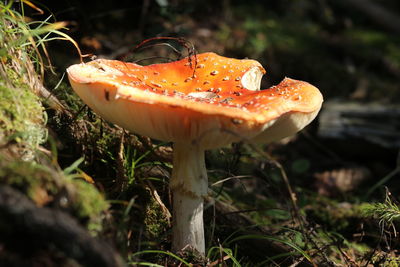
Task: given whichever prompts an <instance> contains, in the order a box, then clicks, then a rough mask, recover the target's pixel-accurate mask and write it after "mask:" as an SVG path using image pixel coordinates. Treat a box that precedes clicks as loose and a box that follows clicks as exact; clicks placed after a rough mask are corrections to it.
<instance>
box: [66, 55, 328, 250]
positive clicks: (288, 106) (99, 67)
mask: <svg viewBox="0 0 400 267" xmlns="http://www.w3.org/2000/svg"><path fill="white" fill-rule="evenodd" d="M193 63H195V64H193ZM67 72H68V76H69V80H70V82H71V85H72V87H73V88H74V90H75V92H76V93H77V94H78V95H79V96H80V97H81V98H82V99H83V101H84V102H85V103H86V104H87V105H88V106H89V107H90V108H92V109H93V110H94V111H95V112H96V113H97V114H99V115H100V116H102V117H103V118H105V119H106V120H108V121H110V122H113V123H116V124H118V125H120V126H122V127H124V128H125V129H128V130H130V131H132V132H135V133H138V134H141V135H146V136H149V137H151V138H154V139H158V140H162V141H172V142H173V143H174V144H173V148H174V156H173V171H172V178H171V181H170V189H171V192H172V194H173V230H172V250H173V251H179V250H182V249H184V248H187V247H191V248H193V249H196V250H197V251H198V252H200V253H202V254H204V253H205V242H204V229H203V199H204V197H205V196H207V195H208V180H207V171H206V167H205V161H204V151H205V150H207V149H214V148H219V147H222V146H225V145H228V144H230V143H232V142H237V141H240V140H242V139H250V140H255V141H261V142H270V141H273V140H277V139H280V138H283V137H286V136H289V135H292V134H294V133H296V132H297V131H299V130H301V129H302V128H303V127H305V126H306V125H307V124H309V123H310V122H311V121H312V120H313V119H314V118H315V116H316V115H317V113H318V111H319V110H320V108H321V104H322V95H321V93H320V92H319V90H318V89H317V88H316V87H314V86H312V85H311V84H309V83H307V82H303V81H298V80H293V79H289V78H285V79H284V80H283V81H282V82H281V83H280V84H278V85H277V86H273V87H271V88H269V89H267V90H262V91H260V89H259V88H260V83H261V77H262V75H263V74H264V73H265V70H264V69H263V67H262V66H261V64H260V63H258V62H257V61H255V60H247V59H245V60H239V59H232V58H226V57H222V56H219V55H216V54H214V53H204V54H198V55H197V56H193V57H186V58H184V59H181V60H179V61H175V62H170V63H164V64H154V65H148V66H141V65H137V64H134V63H126V62H121V61H116V60H105V59H98V60H94V61H91V62H89V63H81V64H77V65H73V66H71V67H69V68H68V70H67Z"/></svg>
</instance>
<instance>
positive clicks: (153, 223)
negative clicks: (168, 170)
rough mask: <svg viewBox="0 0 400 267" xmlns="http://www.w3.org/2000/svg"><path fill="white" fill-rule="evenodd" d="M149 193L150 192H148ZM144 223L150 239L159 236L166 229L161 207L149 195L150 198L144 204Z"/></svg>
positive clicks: (165, 220)
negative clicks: (145, 204)
mask: <svg viewBox="0 0 400 267" xmlns="http://www.w3.org/2000/svg"><path fill="white" fill-rule="evenodd" d="M149 194H150V192H149ZM144 224H145V225H146V230H147V233H148V235H149V237H150V238H151V239H153V238H154V239H157V238H160V237H161V236H162V235H163V234H164V233H165V231H166V229H168V220H167V218H166V216H165V214H164V212H163V210H162V209H161V206H160V204H159V203H157V201H155V200H154V198H153V197H151V195H150V200H149V203H148V205H147V206H146V211H145V217H144Z"/></svg>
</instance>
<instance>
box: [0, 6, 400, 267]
mask: <svg viewBox="0 0 400 267" xmlns="http://www.w3.org/2000/svg"><path fill="white" fill-rule="evenodd" d="M28 2H29V1H25V3H28ZM155 2H157V3H152V2H150V1H143V3H142V4H141V5H140V6H136V7H131V6H130V5H129V4H127V3H125V2H123V1H122V2H121V3H120V4H121V6H120V7H119V8H118V9H116V8H111V7H112V1H106V2H105V4H104V6H94V7H91V6H89V3H90V1H89V2H88V3H86V4H83V3H79V4H78V3H77V2H76V1H72V2H71V3H72V4H71V3H69V4H68V3H64V2H60V3H58V4H56V3H51V4H49V6H47V8H48V9H49V10H50V11H52V12H54V13H47V11H43V10H47V8H46V9H43V8H42V9H39V5H38V6H35V5H34V6H33V8H32V7H28V6H27V5H25V6H24V5H22V6H21V5H19V4H17V3H15V4H14V5H12V6H11V5H6V4H5V3H4V2H1V4H2V10H1V17H0V19H1V21H0V27H1V29H2V33H1V38H0V59H1V65H0V266H124V265H125V263H126V264H128V265H130V266H135V265H139V266H140V265H147V266H173V265H176V266H182V265H188V266H189V265H190V264H192V266H197V265H199V266H201V265H207V266H398V264H399V262H400V255H399V251H398V249H399V241H398V240H399V239H398V234H399V233H398V231H397V229H398V219H399V218H400V208H399V206H398V200H399V199H398V197H397V196H398V193H399V191H400V184H399V183H398V182H397V180H398V177H399V172H400V160H399V156H398V150H399V143H400V142H399V139H398V137H396V133H398V131H399V129H398V128H396V127H398V124H397V122H392V120H391V119H390V120H388V121H389V124H390V125H391V126H392V127H391V128H390V129H389V130H387V131H385V135H383V137H382V135H378V137H379V138H378V139H376V138H375V139H373V138H372V139H371V138H365V136H367V137H368V135H370V136H376V135H373V134H370V133H371V132H373V131H371V130H373V129H375V128H374V127H377V126H376V125H378V126H379V127H386V126H382V125H384V124H385V125H386V124H388V123H385V121H386V119H383V120H381V121H379V120H380V119H378V120H377V119H376V118H375V121H374V123H373V124H372V123H370V124H367V126H368V127H367V128H366V129H367V130H368V132H366V133H367V134H360V135H351V134H349V135H348V136H344V137H343V136H342V137H340V138H338V137H335V136H330V137H329V136H328V137H327V136H324V135H322V134H321V127H320V125H321V124H322V121H321V119H318V118H317V120H316V121H315V122H314V123H313V124H311V125H310V126H309V127H308V128H307V129H305V130H304V131H303V132H302V133H300V134H298V135H297V136H295V137H291V138H287V139H284V140H282V141H280V142H276V143H273V144H270V145H267V146H257V147H255V146H252V145H249V144H247V143H246V142H242V143H237V144H233V145H232V146H230V147H225V148H222V149H217V150H210V151H207V152H206V165H207V170H208V176H209V180H210V181H209V186H210V189H211V194H210V197H209V199H207V201H206V205H205V206H206V210H205V218H204V220H205V225H206V237H207V241H206V242H207V252H206V256H207V257H206V259H204V258H201V257H197V256H196V255H193V254H192V253H190V252H188V251H186V252H182V253H180V254H177V255H175V254H173V253H171V252H170V251H171V250H170V244H171V233H170V229H171V221H170V214H169V211H170V210H171V194H170V192H169V188H168V181H169V179H170V175H171V168H172V148H171V145H170V144H169V143H161V142H158V141H156V140H151V139H149V138H148V137H145V136H139V135H135V134H134V133H130V132H127V131H126V130H124V129H122V128H120V127H118V126H116V125H113V124H110V123H108V122H106V121H104V120H103V119H102V118H100V117H99V116H98V115H97V114H95V113H94V112H93V111H91V110H90V109H89V108H88V107H86V106H85V105H84V103H83V102H82V101H81V100H80V99H79V97H78V96H77V95H76V94H75V93H74V92H73V90H72V88H71V87H70V85H69V83H68V82H67V79H66V77H65V74H64V73H65V68H66V67H68V66H69V65H71V64H74V63H77V62H79V52H78V51H77V48H76V47H80V49H81V50H82V54H93V55H96V56H97V57H105V58H113V59H121V58H127V59H129V60H139V59H140V60H141V59H146V58H150V57H154V56H159V57H175V58H176V55H175V54H174V53H172V52H171V50H170V49H169V46H170V45H172V46H174V48H176V49H178V50H179V51H180V52H181V53H182V54H183V55H186V54H185V53H186V48H185V47H182V46H180V44H179V43H174V42H169V43H168V45H165V44H164V45H163V46H160V45H156V46H152V47H148V48H147V49H143V50H140V51H136V52H135V53H131V50H132V47H134V46H135V45H137V44H139V43H140V42H141V41H143V40H145V39H146V38H150V37H153V36H177V37H184V38H185V39H186V40H188V41H190V42H191V43H192V44H193V45H194V47H195V49H196V51H198V52H206V51H213V52H216V53H219V54H221V55H224V56H230V57H236V58H245V57H247V58H252V59H257V60H259V61H260V62H261V63H262V64H263V65H264V66H265V67H266V69H267V75H266V76H267V78H264V79H263V82H262V88H268V87H269V86H270V85H272V84H276V83H278V82H279V81H280V80H281V79H282V78H283V77H285V76H288V77H292V78H297V79H302V80H307V81H309V82H310V83H312V84H314V85H316V86H317V87H318V88H320V90H321V92H322V93H323V95H324V98H325V103H326V108H325V111H324V108H323V110H322V112H328V113H329V112H330V110H329V109H328V107H330V106H331V103H335V101H336V102H337V101H339V102H340V103H353V104H354V103H356V104H357V105H358V106H367V107H369V105H370V104H378V105H379V106H380V107H394V108H393V109H394V110H395V111H396V112H398V113H399V110H398V107H396V105H397V104H398V101H399V100H400V90H399V83H398V79H399V77H400V45H399V44H400V38H399V37H398V35H396V31H397V30H396V29H392V28H390V27H389V28H387V26H384V25H383V26H382V25H381V24H379V23H376V21H375V20H374V19H371V16H370V15H368V12H367V13H365V11H363V12H362V11H360V10H359V9H357V7H356V6H353V8H354V9H348V8H347V6H346V4H344V3H343V2H341V1H339V2H338V3H333V2H331V1H319V4H314V5H311V4H307V1H293V2H291V3H290V4H289V3H288V2H287V1H283V2H285V3H272V2H271V3H270V1H265V2H266V3H264V4H260V3H258V2H257V1H250V2H251V3H252V5H241V4H236V3H235V1H221V3H218V4H217V3H212V2H211V1H206V2H207V4H208V5H205V6H206V7H204V3H202V4H200V3H197V2H196V1H183V2H182V3H179V4H178V2H179V1H166V3H167V4H168V5H167V6H164V5H163V4H162V3H164V1H155ZM352 2H357V1H349V3H352ZM367 2H368V3H367V5H368V4H370V3H369V1H367ZM29 3H30V2H29ZM146 3H147V4H146ZM207 6H210V7H212V8H210V7H207ZM40 7H41V6H40ZM380 7H381V8H383V10H384V11H385V12H388V14H392V11H391V10H396V8H397V7H398V4H397V3H396V1H389V2H388V3H387V4H386V6H380ZM22 8H23V9H22ZM107 8H108V9H107ZM39 10H40V11H43V13H44V14H39V13H40V12H39ZM198 10H201V12H198V13H196V12H195V11H198ZM22 14H24V15H25V16H26V17H24V16H23V15H22ZM49 14H53V15H52V16H51V18H50V19H49V20H48V21H46V18H47V17H48V16H49ZM206 15H207V16H206ZM392 15H394V18H397V16H400V14H397V15H396V14H392ZM27 17H28V18H29V19H27ZM56 21H68V25H67V24H63V23H57V22H56ZM300 21H301V22H302V23H299V22H300ZM110 25H112V26H110ZM66 27H68V29H67V28H66ZM67 34H68V35H67ZM70 38H72V39H70ZM72 40H76V43H75V42H74V41H72ZM45 44H46V46H45ZM49 60H50V61H49ZM84 60H85V61H88V60H89V59H88V58H85V59H84ZM154 62H160V60H159V59H158V61H157V60H145V61H141V64H149V63H154ZM50 63H51V64H52V66H53V70H52V69H51V68H50V67H49V66H50ZM342 109H343V110H344V108H342ZM343 110H342V111H343ZM363 114H364V113H363ZM343 116H344V115H343ZM374 116H375V115H374ZM393 116H394V115H393ZM321 117H322V116H321ZM364 117H365V116H364ZM364 117H363V118H364ZM385 118H386V117H385ZM393 118H396V117H393ZM393 120H395V119H393ZM357 122H359V120H357ZM349 125H350V126H348V127H351V126H352V124H349ZM363 125H364V124H363ZM352 129H353V128H352ZM385 129H386V128H385ZM392 132H394V133H395V134H394V135H392ZM350 133H351V132H350ZM374 133H375V132H374ZM364 135H365V136H364ZM392 136H394V137H392ZM389 137H390V138H389ZM371 140H372V141H371ZM382 140H383V141H382ZM286 176H287V177H288V181H289V183H285V179H284V177H286ZM289 190H293V192H294V193H295V195H290V194H289ZM65 240H68V242H65ZM66 243H67V244H66ZM152 264H153V265H152ZM157 264H158V265H157Z"/></svg>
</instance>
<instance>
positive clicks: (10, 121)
mask: <svg viewBox="0 0 400 267" xmlns="http://www.w3.org/2000/svg"><path fill="white" fill-rule="evenodd" d="M7 76H8V78H9V80H10V82H11V84H12V85H10V83H8V84H6V82H5V81H4V80H3V79H1V78H0V99H1V101H0V141H1V142H2V143H5V142H8V141H17V142H18V143H24V145H28V146H29V147H30V148H35V147H37V146H38V145H39V144H40V143H42V142H44V141H45V138H46V133H47V132H46V129H45V127H44V123H45V120H44V109H43V107H42V105H41V103H40V100H39V98H38V96H36V95H35V94H34V93H33V92H32V91H31V90H30V88H29V87H28V86H27V85H26V84H24V83H23V82H22V79H21V78H19V77H18V75H17V73H15V72H14V71H12V70H10V69H8V70H7ZM2 139H3V140H2Z"/></svg>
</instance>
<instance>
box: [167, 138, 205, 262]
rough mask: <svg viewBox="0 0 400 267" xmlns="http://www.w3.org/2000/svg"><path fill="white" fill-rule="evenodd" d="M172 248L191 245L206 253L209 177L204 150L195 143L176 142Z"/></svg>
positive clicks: (180, 248) (171, 185) (174, 249)
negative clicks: (204, 218) (205, 228)
mask: <svg viewBox="0 0 400 267" xmlns="http://www.w3.org/2000/svg"><path fill="white" fill-rule="evenodd" d="M173 164H174V167H173V170H172V178H171V182H170V188H171V191H172V196H173V226H172V250H173V251H180V250H182V249H183V248H185V247H191V248H194V249H196V250H197V251H198V252H200V253H202V254H204V253H205V243H204V226H203V200H204V197H205V196H206V195H207V189H208V179H207V172H206V166H205V162H204V149H202V148H200V147H199V146H198V145H193V144H191V143H175V144H174V160H173Z"/></svg>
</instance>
